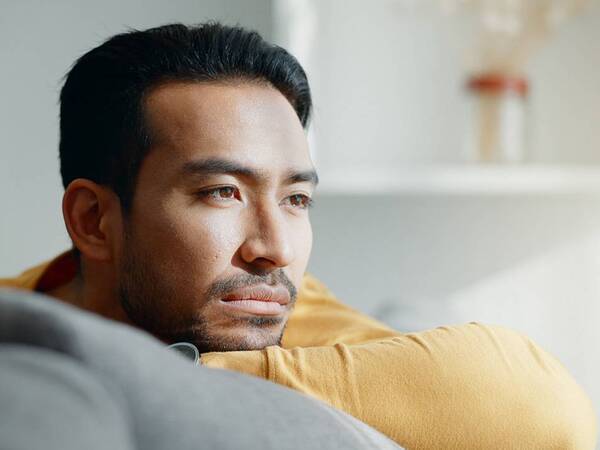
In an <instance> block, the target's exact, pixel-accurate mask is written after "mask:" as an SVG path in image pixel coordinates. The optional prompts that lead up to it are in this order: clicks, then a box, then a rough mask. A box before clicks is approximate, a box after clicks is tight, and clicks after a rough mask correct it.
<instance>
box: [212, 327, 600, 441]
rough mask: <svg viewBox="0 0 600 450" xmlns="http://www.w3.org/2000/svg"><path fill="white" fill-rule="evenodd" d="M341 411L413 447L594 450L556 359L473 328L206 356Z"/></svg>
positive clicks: (504, 335) (590, 423) (590, 420)
mask: <svg viewBox="0 0 600 450" xmlns="http://www.w3.org/2000/svg"><path fill="white" fill-rule="evenodd" d="M202 362H203V364H205V365H207V366H210V367H215V368H223V369H230V370H235V371H240V372H244V373H247V374H251V375H256V376H259V377H262V378H266V379H268V380H271V381H273V382H275V383H279V384H282V385H284V386H288V387H290V388H292V389H295V390H298V391H300V392H303V393H305V394H308V395H311V396H313V397H316V398H318V399H320V400H322V401H324V402H326V403H329V404H330V405H332V406H334V407H337V408H339V409H342V410H344V411H346V412H348V413H349V414H351V415H353V416H355V417H357V418H358V419H360V420H362V421H364V422H366V423H367V424H369V425H371V426H373V427H374V428H376V429H378V430H379V431H381V432H382V433H384V434H386V435H387V436H389V437H390V438H392V439H393V440H395V441H396V442H398V443H399V444H400V445H403V446H405V447H406V448H410V449H437V448H460V449H483V448H485V449H508V448H518V449H542V448H544V449H550V448H555V449H589V450H592V449H594V446H595V443H596V433H597V429H596V418H595V415H594V412H593V409H592V406H591V403H590V401H589V400H588V398H587V397H586V395H585V394H584V393H583V392H582V390H581V389H580V388H579V386H578V385H577V384H576V383H575V381H574V380H573V379H572V378H571V376H570V375H569V374H568V373H567V371H566V370H565V369H564V368H563V367H562V365H561V364H560V363H559V362H558V361H556V360H555V359H554V358H553V357H552V356H550V355H549V354H548V353H546V352H544V351H543V350H542V349H540V348H539V347H538V346H537V345H536V344H535V343H533V342H532V341H531V340H529V339H528V338H526V337H524V336H522V335H520V334H518V333H516V332H513V331H511V330H508V329H505V328H501V327H490V326H485V325H482V324H476V323H472V324H468V325H464V326H456V327H442V328H437V329H435V330H430V331H426V332H422V333H413V334H406V335H397V336H391V337H383V338H380V339H376V340H369V341H368V342H365V343H350V344H349V343H341V342H340V343H335V344H333V345H323V346H314V347H305V348H301V347H295V348H290V349H285V348H282V347H277V346H273V347H268V348H266V349H264V350H258V351H246V352H228V353H208V354H204V355H203V356H202Z"/></svg>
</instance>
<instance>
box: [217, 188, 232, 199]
mask: <svg viewBox="0 0 600 450" xmlns="http://www.w3.org/2000/svg"><path fill="white" fill-rule="evenodd" d="M216 191H217V192H216V193H217V194H218V196H219V197H220V198H235V188H233V187H231V186H225V187H222V188H219V189H216Z"/></svg>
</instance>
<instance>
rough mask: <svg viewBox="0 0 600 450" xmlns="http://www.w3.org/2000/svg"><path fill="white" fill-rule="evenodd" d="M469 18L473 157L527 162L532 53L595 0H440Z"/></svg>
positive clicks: (468, 140) (467, 42) (468, 146)
mask: <svg viewBox="0 0 600 450" xmlns="http://www.w3.org/2000/svg"><path fill="white" fill-rule="evenodd" d="M439 1H441V4H442V5H443V6H444V9H445V10H446V11H448V12H453V13H456V14H460V16H461V17H463V18H464V19H465V20H466V22H465V23H466V24H468V25H467V26H466V27H465V31H466V35H467V37H466V40H465V47H466V48H465V49H466V55H465V56H466V61H465V62H466V64H465V66H466V67H465V68H466V72H467V73H468V74H476V75H474V76H471V77H470V78H468V80H467V89H468V93H469V105H468V110H469V113H468V114H469V117H468V124H467V126H468V133H467V138H466V152H467V159H468V160H470V161H477V162H511V163H512V162H521V161H524V160H525V159H526V156H527V155H526V152H527V144H528V142H527V134H528V126H527V125H528V124H527V122H528V120H527V92H528V82H527V79H526V78H524V77H523V74H524V73H526V66H527V63H528V61H529V60H530V59H531V56H532V54H533V53H534V52H535V50H537V49H538V48H539V47H540V45H541V44H542V43H543V41H544V40H545V39H547V37H548V36H549V35H550V34H551V33H552V32H554V31H555V30H556V29H557V28H558V27H559V26H560V25H561V24H562V23H563V22H564V21H565V20H567V19H568V18H569V17H571V16H573V15H575V14H577V13H579V12H580V11H581V10H582V8H583V7H584V6H585V5H586V4H587V3H588V2H589V0H439Z"/></svg>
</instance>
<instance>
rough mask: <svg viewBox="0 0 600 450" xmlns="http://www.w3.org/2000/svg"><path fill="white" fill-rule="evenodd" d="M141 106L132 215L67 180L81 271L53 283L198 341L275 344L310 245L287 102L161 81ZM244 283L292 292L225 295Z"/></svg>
mask: <svg viewBox="0 0 600 450" xmlns="http://www.w3.org/2000/svg"><path fill="white" fill-rule="evenodd" d="M144 107H145V120H146V123H147V125H148V128H149V129H150V130H151V138H152V139H151V141H152V144H151V149H150V152H149V154H148V155H147V157H146V158H145V159H144V161H143V163H142V166H141V169H140V172H139V176H138V179H137V185H136V190H135V195H134V198H133V205H132V208H131V211H130V212H129V214H128V215H127V216H123V214H122V212H121V208H120V203H119V199H118V197H117V196H116V195H115V194H114V193H113V192H112V191H111V190H110V189H109V188H107V187H105V186H99V185H97V184H95V183H93V182H91V181H90V180H85V179H78V180H75V181H73V182H72V183H71V184H70V185H69V186H68V188H67V189H66V192H65V196H64V199H63V214H64V217H65V223H66V225H67V229H68V231H69V234H70V236H71V238H72V239H73V242H74V243H75V245H76V246H77V247H78V248H79V249H80V252H81V255H82V276H81V277H79V278H76V279H75V280H73V281H72V282H71V283H69V284H68V285H67V286H63V287H61V288H60V289H61V292H55V295H58V296H59V297H61V298H63V299H64V300H65V301H68V302H70V303H74V304H77V305H79V306H81V307H83V308H85V309H88V310H91V311H94V312H97V313H100V314H102V315H104V316H106V317H109V318H112V319H115V320H119V321H122V322H127V323H131V324H134V325H136V326H138V327H140V328H143V329H146V330H147V331H149V332H151V333H153V334H154V335H156V336H157V337H159V338H160V339H162V340H164V341H165V342H177V341H181V340H185V341H191V342H194V343H195V344H196V345H198V346H199V347H200V349H201V351H203V352H205V351H215V350H219V351H223V350H244V349H258V348H264V347H265V346H268V345H274V344H278V343H279V341H280V339H281V335H282V333H283V330H284V327H285V323H286V321H287V319H288V317H289V314H290V312H291V310H292V308H293V302H294V300H295V296H296V292H297V290H298V289H299V287H300V283H301V280H302V277H303V274H304V272H305V270H306V266H307V263H308V259H309V256H310V251H311V247H312V230H311V226H310V221H309V213H308V208H307V206H308V204H309V202H310V197H312V195H313V191H314V188H315V184H316V179H315V177H316V174H315V173H314V167H313V164H312V162H311V160H310V156H309V151H308V145H307V140H306V136H305V134H304V130H303V128H302V125H301V124H300V121H299V119H298V117H297V115H296V113H295V111H294V109H293V107H292V106H291V104H290V103H289V102H288V100H287V99H286V98H285V97H284V96H283V95H282V94H281V93H280V92H279V91H278V90H276V89H275V88H273V87H271V86H269V85H268V84H266V83H258V82H252V83H250V82H231V83H168V84H164V85H160V86H157V87H155V88H154V89H152V90H151V91H150V92H149V93H147V95H146V98H145V103H144ZM253 286H262V287H265V286H266V287H267V288H268V289H274V290H276V291H277V292H279V293H282V292H284V293H285V295H286V296H288V298H289V302H288V303H287V304H285V305H284V306H282V307H281V308H280V309H281V311H275V312H273V311H271V312H270V313H269V314H264V313H260V314H257V313H253V312H248V311H244V310H240V309H237V308H231V307H230V306H229V305H230V303H228V302H224V301H223V298H224V297H226V296H227V295H228V293H230V292H232V291H235V290H239V289H246V291H244V292H246V293H247V292H249V291H248V289H250V291H252V287H253ZM249 287H250V288H249Z"/></svg>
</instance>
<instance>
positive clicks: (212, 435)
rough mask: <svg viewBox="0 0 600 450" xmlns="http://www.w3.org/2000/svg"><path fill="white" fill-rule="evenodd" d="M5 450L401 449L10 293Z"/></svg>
mask: <svg viewBox="0 0 600 450" xmlns="http://www.w3.org/2000/svg"><path fill="white" fill-rule="evenodd" d="M0 405H1V408H0V448H2V449H5V448H7V449H8V448H10V449H17V450H18V449H28V450H35V449H41V448H43V449H47V450H53V449H71V448H73V449H75V448H86V449H96V448H110V449H117V450H120V449H134V448H135V449H144V450H153V449H174V450H178V449H195V450H197V449H216V450H220V449H261V450H262V449H349V450H352V449H357V450H358V449H361V450H364V449H376V448H377V449H398V448H399V447H398V446H396V445H395V444H394V443H393V442H392V441H390V440H389V439H387V438H385V437H384V436H383V435H381V434H380V433H378V432H376V431H375V430H373V429H371V428H370V427H368V426H366V425H365V424H363V423H362V422H359V421H358V420H356V419H354V418H352V417H350V416H348V415H347V414H345V413H343V412H341V411H338V410H335V409H333V408H330V407H327V406H326V405H324V404H322V403H320V402H318V401H316V400H313V399H310V398H308V397H306V396H303V395H301V394H298V393H296V392H294V391H291V390H289V389H286V388H284V387H282V386H278V385H275V384H273V383H270V382H268V381H265V380H261V379H258V378H254V377H250V376H245V375H242V374H238V373H234V372H229V371H224V370H214V369H209V368H206V367H198V366H193V365H191V364H190V363H189V361H187V360H185V359H184V358H183V357H182V356H180V355H178V354H177V353H175V352H173V351H170V350H168V349H166V348H165V346H164V345H162V343H160V342H159V341H158V340H156V339H154V338H153V337H151V336H150V335H148V334H145V333H143V332H140V331H137V330H135V329H133V328H131V327H128V326H125V325H121V324H117V323H114V322H111V321H108V320H105V319H102V318H100V317H97V316H94V315H91V314H88V313H86V312H83V311H80V310H78V309H75V308H72V307H69V306H67V305H64V304H61V303H59V302H57V301H54V300H52V299H50V298H47V297H43V296H40V295H35V294H26V293H23V292H16V291H8V290H0Z"/></svg>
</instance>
